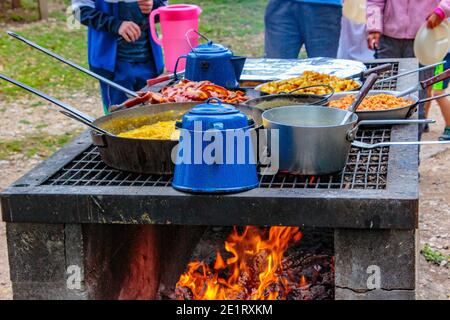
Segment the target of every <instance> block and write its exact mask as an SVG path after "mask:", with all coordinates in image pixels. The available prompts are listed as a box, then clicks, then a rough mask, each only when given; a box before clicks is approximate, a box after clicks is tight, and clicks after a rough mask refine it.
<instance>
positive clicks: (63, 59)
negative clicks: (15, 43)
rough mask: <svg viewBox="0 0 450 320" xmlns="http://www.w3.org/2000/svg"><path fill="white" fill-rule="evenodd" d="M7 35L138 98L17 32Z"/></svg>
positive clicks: (133, 93) (134, 95) (127, 90)
mask: <svg viewBox="0 0 450 320" xmlns="http://www.w3.org/2000/svg"><path fill="white" fill-rule="evenodd" d="M7 33H8V34H9V35H10V36H11V37H13V38H15V39H17V40H20V41H22V42H23V43H26V44H27V45H29V46H30V47H33V48H35V49H37V50H39V51H41V52H43V53H45V54H47V55H49V56H50V57H53V58H55V59H56V60H59V61H61V62H62V63H65V64H67V65H69V66H71V67H72V68H75V69H77V70H78V71H81V72H83V73H85V74H87V75H89V76H91V77H93V78H95V79H97V80H99V81H101V82H104V83H106V84H107V85H110V86H111V87H113V88H116V89H117V90H120V91H122V92H124V93H125V94H126V95H128V96H132V97H138V94H137V93H136V92H134V91H131V90H129V89H127V88H125V87H123V86H121V85H119V84H117V83H115V82H113V81H111V80H109V79H106V78H105V77H102V76H101V75H99V74H97V73H95V72H92V71H90V70H88V69H86V68H83V67H82V66H79V65H78V64H76V63H74V62H72V61H69V60H67V59H65V58H63V57H61V56H60V55H57V54H56V53H54V52H51V51H50V50H48V49H46V48H44V47H41V46H40V45H38V44H36V43H34V42H32V41H30V40H28V39H25V38H24V37H22V36H20V35H18V34H17V33H15V32H12V31H7Z"/></svg>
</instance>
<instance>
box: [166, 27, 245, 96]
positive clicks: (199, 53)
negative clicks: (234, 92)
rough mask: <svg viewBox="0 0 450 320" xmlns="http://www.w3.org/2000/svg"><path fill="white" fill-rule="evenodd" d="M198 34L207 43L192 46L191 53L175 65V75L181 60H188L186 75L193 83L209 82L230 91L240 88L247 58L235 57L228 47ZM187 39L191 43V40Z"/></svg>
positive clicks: (182, 57) (181, 57)
mask: <svg viewBox="0 0 450 320" xmlns="http://www.w3.org/2000/svg"><path fill="white" fill-rule="evenodd" d="M194 32H196V31H194ZM197 33H198V32H197ZM198 34H199V35H200V36H201V37H203V38H205V39H206V40H207V43H204V44H200V45H198V46H197V47H195V48H193V47H192V46H191V48H192V50H191V52H189V53H188V54H187V55H184V56H180V57H179V58H178V60H177V63H176V64H175V71H174V72H175V74H176V73H177V68H178V62H179V61H180V59H186V70H185V75H184V77H185V78H186V79H188V80H191V81H203V80H209V81H211V82H213V83H214V84H217V85H219V86H222V87H225V88H228V89H235V88H238V87H239V79H240V78H241V74H242V70H243V69H244V64H245V60H246V58H245V57H239V56H235V55H234V54H233V52H232V51H231V50H230V49H228V48H227V47H224V46H223V45H220V44H217V43H213V42H212V41H211V40H209V39H208V38H206V37H205V36H203V35H202V34H200V33H198ZM186 35H187V34H186ZM187 39H188V42H189V38H187Z"/></svg>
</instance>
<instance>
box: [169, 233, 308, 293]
mask: <svg viewBox="0 0 450 320" xmlns="http://www.w3.org/2000/svg"><path fill="white" fill-rule="evenodd" d="M267 233H268V234H267ZM301 237H302V234H301V232H300V231H299V228H297V227H271V228H270V229H269V231H268V232H267V229H265V230H262V229H259V228H256V227H249V226H247V227H245V229H244V231H243V233H242V234H239V233H238V231H237V228H234V229H233V232H232V233H231V234H230V235H229V236H228V238H227V240H226V241H225V250H226V251H227V252H229V253H230V254H231V257H230V258H228V259H226V262H225V261H224V260H223V258H222V256H221V255H220V253H219V252H217V257H216V261H215V263H214V270H211V269H210V268H209V267H208V265H207V264H205V263H204V262H198V261H194V262H190V263H189V264H188V271H187V272H186V273H184V274H182V275H181V277H180V279H179V281H178V283H177V285H176V287H177V288H178V287H186V288H188V289H189V290H190V291H191V293H192V297H193V299H195V300H235V299H248V300H275V299H285V298H286V296H287V294H288V293H289V287H288V281H287V279H286V278H285V277H283V276H282V275H281V274H282V271H283V269H282V259H283V254H284V252H285V251H286V250H287V248H288V245H289V244H290V243H291V242H297V241H299V240H300V239H301Z"/></svg>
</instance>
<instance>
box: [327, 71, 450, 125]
mask: <svg viewBox="0 0 450 320" xmlns="http://www.w3.org/2000/svg"><path fill="white" fill-rule="evenodd" d="M447 78H450V69H449V70H446V71H445V72H443V73H441V74H439V75H437V76H433V77H432V78H430V79H427V80H424V81H421V82H420V83H419V85H418V86H414V87H411V88H408V89H407V90H404V91H390V90H371V91H370V92H369V93H368V94H367V95H368V96H372V95H377V94H390V95H393V96H395V97H403V98H405V99H408V100H410V101H411V104H409V105H406V106H403V107H400V108H394V109H388V110H373V111H369V110H358V111H356V114H357V115H358V118H359V120H389V119H406V118H409V117H411V116H412V115H413V114H414V112H416V110H417V108H418V106H419V105H420V104H422V103H425V102H428V101H432V100H438V99H440V98H444V97H447V96H449V95H450V94H448V93H445V94H442V95H439V96H435V97H430V98H425V99H421V100H419V98H418V96H417V95H414V94H413V92H415V91H418V90H420V89H425V88H427V87H429V86H431V85H433V84H435V83H437V82H440V81H443V80H445V79H447ZM349 94H353V95H355V94H356V92H338V93H335V94H334V95H333V96H332V97H331V98H330V99H329V101H333V100H338V99H341V98H343V97H345V96H347V95H349Z"/></svg>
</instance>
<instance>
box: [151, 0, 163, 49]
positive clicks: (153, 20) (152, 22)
mask: <svg viewBox="0 0 450 320" xmlns="http://www.w3.org/2000/svg"><path fill="white" fill-rule="evenodd" d="M158 14H159V10H158V9H156V10H153V11H152V12H151V13H150V17H149V22H150V33H151V35H152V38H153V40H154V41H155V42H156V43H157V44H159V45H160V46H162V41H161V39H160V38H159V37H158V35H157V34H156V26H155V17H156V15H158Z"/></svg>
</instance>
